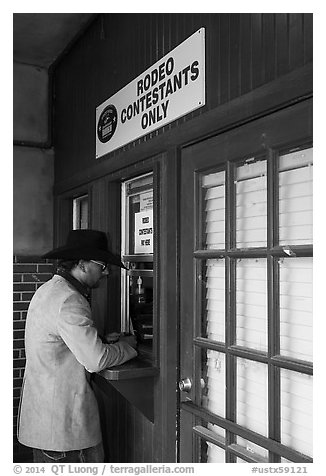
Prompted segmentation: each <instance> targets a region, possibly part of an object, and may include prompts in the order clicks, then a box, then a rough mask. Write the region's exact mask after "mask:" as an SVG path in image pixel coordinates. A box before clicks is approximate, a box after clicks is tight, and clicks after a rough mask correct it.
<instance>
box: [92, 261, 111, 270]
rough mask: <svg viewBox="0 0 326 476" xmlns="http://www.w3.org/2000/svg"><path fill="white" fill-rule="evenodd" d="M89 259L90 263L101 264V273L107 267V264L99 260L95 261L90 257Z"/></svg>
mask: <svg viewBox="0 0 326 476" xmlns="http://www.w3.org/2000/svg"><path fill="white" fill-rule="evenodd" d="M90 261H91V262H92V263H95V264H98V265H99V266H101V268H102V273H104V271H105V270H106V269H108V265H107V264H104V263H100V262H99V261H95V260H93V259H90Z"/></svg>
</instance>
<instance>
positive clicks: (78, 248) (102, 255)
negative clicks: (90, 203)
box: [42, 230, 126, 269]
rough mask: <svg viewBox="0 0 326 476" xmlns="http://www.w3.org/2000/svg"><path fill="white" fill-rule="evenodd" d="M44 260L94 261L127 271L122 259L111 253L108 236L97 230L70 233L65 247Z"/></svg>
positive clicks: (50, 253) (46, 255) (47, 255)
mask: <svg viewBox="0 0 326 476" xmlns="http://www.w3.org/2000/svg"><path fill="white" fill-rule="evenodd" d="M42 258H48V259H66V260H77V259H85V260H91V259H93V260H99V261H103V262H104V263H109V264H114V265H116V266H120V268H125V269H126V267H125V266H124V265H123V264H122V263H121V260H120V257H119V256H116V255H114V254H113V253H111V251H109V247H108V240H107V236H106V234H105V233H104V232H103V231H97V230H72V231H70V232H69V234H68V237H67V242H66V244H65V245H64V246H60V247H59V248H55V249H53V250H52V251H49V252H48V253H46V254H45V255H43V256H42Z"/></svg>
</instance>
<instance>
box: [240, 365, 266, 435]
mask: <svg viewBox="0 0 326 476" xmlns="http://www.w3.org/2000/svg"><path fill="white" fill-rule="evenodd" d="M267 385H268V379H267V365H265V364H262V363H260V362H254V361H251V360H247V359H242V358H237V423H238V424H239V425H243V426H245V427H246V428H249V429H250V430H253V431H256V432H257V433H260V434H261V435H264V436H267V434H268V390H267Z"/></svg>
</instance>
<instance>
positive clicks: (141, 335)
mask: <svg viewBox="0 0 326 476" xmlns="http://www.w3.org/2000/svg"><path fill="white" fill-rule="evenodd" d="M121 203H122V217H121V223H122V230H121V236H122V240H121V241H122V242H121V255H122V258H123V260H124V262H125V263H126V266H127V268H128V271H127V270H123V272H122V283H121V284H122V286H121V289H122V300H121V303H122V304H121V305H122V309H121V316H122V322H121V328H122V330H123V331H124V332H130V333H134V334H135V335H136V337H137V341H138V349H139V353H140V355H142V356H143V357H147V358H150V359H152V350H153V251H154V250H153V247H154V244H153V238H154V225H153V174H152V173H150V174H146V175H142V176H139V177H136V178H133V179H131V180H128V181H126V182H123V183H122V201H121Z"/></svg>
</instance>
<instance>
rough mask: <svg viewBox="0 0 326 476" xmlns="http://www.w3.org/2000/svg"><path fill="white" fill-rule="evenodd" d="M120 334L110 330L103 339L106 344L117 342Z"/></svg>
mask: <svg viewBox="0 0 326 476" xmlns="http://www.w3.org/2000/svg"><path fill="white" fill-rule="evenodd" d="M120 335H121V334H120V333H119V332H111V333H110V334H107V335H106V336H105V340H106V342H107V343H108V344H114V342H118V340H119V337H120Z"/></svg>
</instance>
